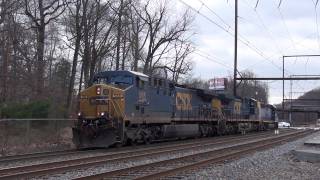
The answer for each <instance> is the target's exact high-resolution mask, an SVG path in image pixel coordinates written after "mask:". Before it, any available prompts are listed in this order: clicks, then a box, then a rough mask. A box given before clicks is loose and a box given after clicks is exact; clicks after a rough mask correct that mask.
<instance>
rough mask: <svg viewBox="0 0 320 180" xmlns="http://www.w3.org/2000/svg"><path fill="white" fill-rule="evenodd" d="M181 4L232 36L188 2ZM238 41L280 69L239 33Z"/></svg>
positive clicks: (181, 0) (230, 33)
mask: <svg viewBox="0 0 320 180" xmlns="http://www.w3.org/2000/svg"><path fill="white" fill-rule="evenodd" d="M179 1H180V2H181V3H182V4H184V5H185V6H187V7H189V8H190V9H191V10H193V11H194V12H196V13H197V14H199V15H201V16H202V17H203V18H205V19H207V20H208V21H209V22H211V23H213V24H214V25H216V26H217V27H219V28H220V29H222V30H223V31H225V32H227V33H228V34H229V35H231V36H234V34H233V33H232V32H230V31H229V30H228V29H226V28H224V27H223V26H221V25H220V24H218V23H217V22H215V21H213V20H212V19H210V18H209V17H207V16H206V15H204V14H203V13H201V12H200V11H197V10H196V9H195V8H194V7H192V6H190V5H189V4H187V3H185V2H184V1H183V0H179ZM211 11H212V10H211ZM239 41H240V42H242V43H243V44H244V45H245V46H247V47H248V48H250V49H251V50H253V51H254V52H255V53H257V54H258V55H259V56H261V57H262V58H264V59H265V60H267V61H269V62H271V64H273V65H274V66H275V67H277V68H278V69H279V70H281V71H282V68H281V67H280V66H278V65H277V64H275V63H274V62H273V61H271V60H270V59H268V57H266V56H265V55H264V53H263V52H262V51H261V50H260V49H258V48H257V47H255V46H253V45H251V44H252V43H251V42H250V41H248V40H246V39H245V38H244V37H242V36H241V35H240V38H239Z"/></svg>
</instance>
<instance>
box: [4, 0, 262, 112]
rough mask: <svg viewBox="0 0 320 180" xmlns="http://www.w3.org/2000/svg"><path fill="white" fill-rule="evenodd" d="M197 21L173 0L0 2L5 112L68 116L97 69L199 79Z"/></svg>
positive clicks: (254, 93) (177, 78)
mask: <svg viewBox="0 0 320 180" xmlns="http://www.w3.org/2000/svg"><path fill="white" fill-rule="evenodd" d="M193 21H194V15H193V14H192V13H191V12H190V10H188V9H185V10H183V9H179V11H177V10H176V9H175V6H174V5H172V4H171V2H170V1H169V0H168V1H165V0H161V1H157V0H143V1H142V0H0V40H1V43H0V109H2V110H1V111H2V112H1V113H0V116H2V117H4V118H8V117H16V118H28V117H69V115H71V114H75V111H76V104H77V103H76V102H77V94H78V92H79V91H81V89H84V88H86V87H88V86H90V85H91V84H92V80H93V76H94V74H95V73H96V72H99V71H105V70H133V71H140V72H143V73H145V74H147V75H153V76H155V75H156V76H162V77H165V78H168V79H170V80H172V81H174V82H175V83H178V82H180V83H189V84H195V83H194V82H197V81H198V82H201V80H200V79H198V78H192V77H191V78H190V72H192V65H193V63H192V60H191V56H190V54H191V53H193V52H194V51H195V45H194V43H193V42H192V38H193V37H194V35H195V31H194V27H193V26H194V25H193ZM249 75H252V74H249ZM184 79H187V81H185V82H182V81H183V80H184ZM202 84H205V82H204V83H202ZM248 84H251V85H252V82H251V83H248ZM258 86H259V84H258V85H257V83H256V82H254V85H252V87H258ZM240 88H241V87H240ZM262 89H263V93H264V99H263V98H262V99H263V100H264V101H267V88H265V86H262ZM253 91H254V90H252V92H253ZM243 92H245V93H246V94H245V95H246V96H247V95H248V93H247V92H248V91H243ZM239 93H240V95H244V93H242V91H241V90H239ZM263 93H259V95H262V94H263ZM252 95H257V94H256V91H254V92H253V94H252V93H249V95H248V96H252ZM39 111H42V112H44V113H42V112H41V113H39ZM17 112H19V113H17Z"/></svg>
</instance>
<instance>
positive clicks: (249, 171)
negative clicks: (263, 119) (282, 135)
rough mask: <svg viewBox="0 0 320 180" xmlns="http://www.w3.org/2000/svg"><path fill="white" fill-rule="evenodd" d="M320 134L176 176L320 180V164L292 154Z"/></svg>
mask: <svg viewBox="0 0 320 180" xmlns="http://www.w3.org/2000/svg"><path fill="white" fill-rule="evenodd" d="M315 136H320V132H317V133H314V134H312V135H310V136H307V137H305V138H302V139H299V140H296V141H293V142H289V143H286V144H284V145H281V146H277V147H275V148H272V149H269V150H266V151H262V152H257V153H255V154H251V155H247V156H246V157H243V158H241V159H238V160H232V161H230V162H225V163H224V164H213V165H211V166H209V167H207V168H202V170H198V171H194V172H188V173H185V174H180V175H177V176H175V177H176V178H177V177H179V178H183V179H270V180H271V179H272V180H274V179H297V180H301V179H312V180H313V179H314V180H319V179H320V163H309V162H301V161H298V160H297V159H295V157H294V156H293V154H292V150H295V149H302V148H306V147H305V146H304V145H303V143H304V142H305V141H306V140H308V139H310V138H313V137H315Z"/></svg>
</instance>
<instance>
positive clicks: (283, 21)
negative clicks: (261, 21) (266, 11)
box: [277, 0, 297, 50]
mask: <svg viewBox="0 0 320 180" xmlns="http://www.w3.org/2000/svg"><path fill="white" fill-rule="evenodd" d="M280 5H281V0H280V3H279V6H278V8H277V9H278V12H279V15H280V19H281V21H282V23H283V25H284V27H285V29H286V31H287V33H288V36H289V39H290V41H291V43H292V46H293V47H294V49H295V50H297V48H296V46H295V44H294V41H293V39H292V36H291V33H290V32H289V28H288V26H287V24H286V22H285V19H284V16H283V14H282V12H281V9H280Z"/></svg>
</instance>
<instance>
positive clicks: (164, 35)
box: [139, 1, 192, 74]
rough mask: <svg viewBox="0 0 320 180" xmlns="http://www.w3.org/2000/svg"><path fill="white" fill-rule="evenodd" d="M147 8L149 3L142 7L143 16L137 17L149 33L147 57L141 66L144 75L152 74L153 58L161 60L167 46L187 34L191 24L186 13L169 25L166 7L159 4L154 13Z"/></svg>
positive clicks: (190, 19)
mask: <svg viewBox="0 0 320 180" xmlns="http://www.w3.org/2000/svg"><path fill="white" fill-rule="evenodd" d="M149 6H150V1H148V2H147V3H146V4H145V5H144V7H143V10H144V11H143V14H140V15H139V17H140V18H141V19H142V20H143V21H144V22H145V23H146V24H147V27H148V31H149V36H148V47H147V55H146V59H145V63H144V66H143V72H144V73H146V74H152V71H153V69H152V67H153V63H154V62H153V60H154V57H155V56H156V55H157V56H158V60H159V59H161V57H162V55H163V54H165V53H166V52H168V50H167V48H169V47H170V46H169V44H170V43H172V42H174V41H175V40H178V39H179V38H180V37H181V36H182V35H184V34H185V33H186V32H188V31H189V27H190V25H191V22H192V17H191V16H190V14H189V12H188V11H186V12H185V13H184V14H183V16H182V17H181V18H179V19H178V20H176V21H175V22H173V23H170V22H169V17H168V9H167V5H165V4H163V3H161V4H160V5H159V8H158V9H157V10H156V11H155V12H152V10H150V7H149ZM157 52H158V54H156V53H157Z"/></svg>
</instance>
